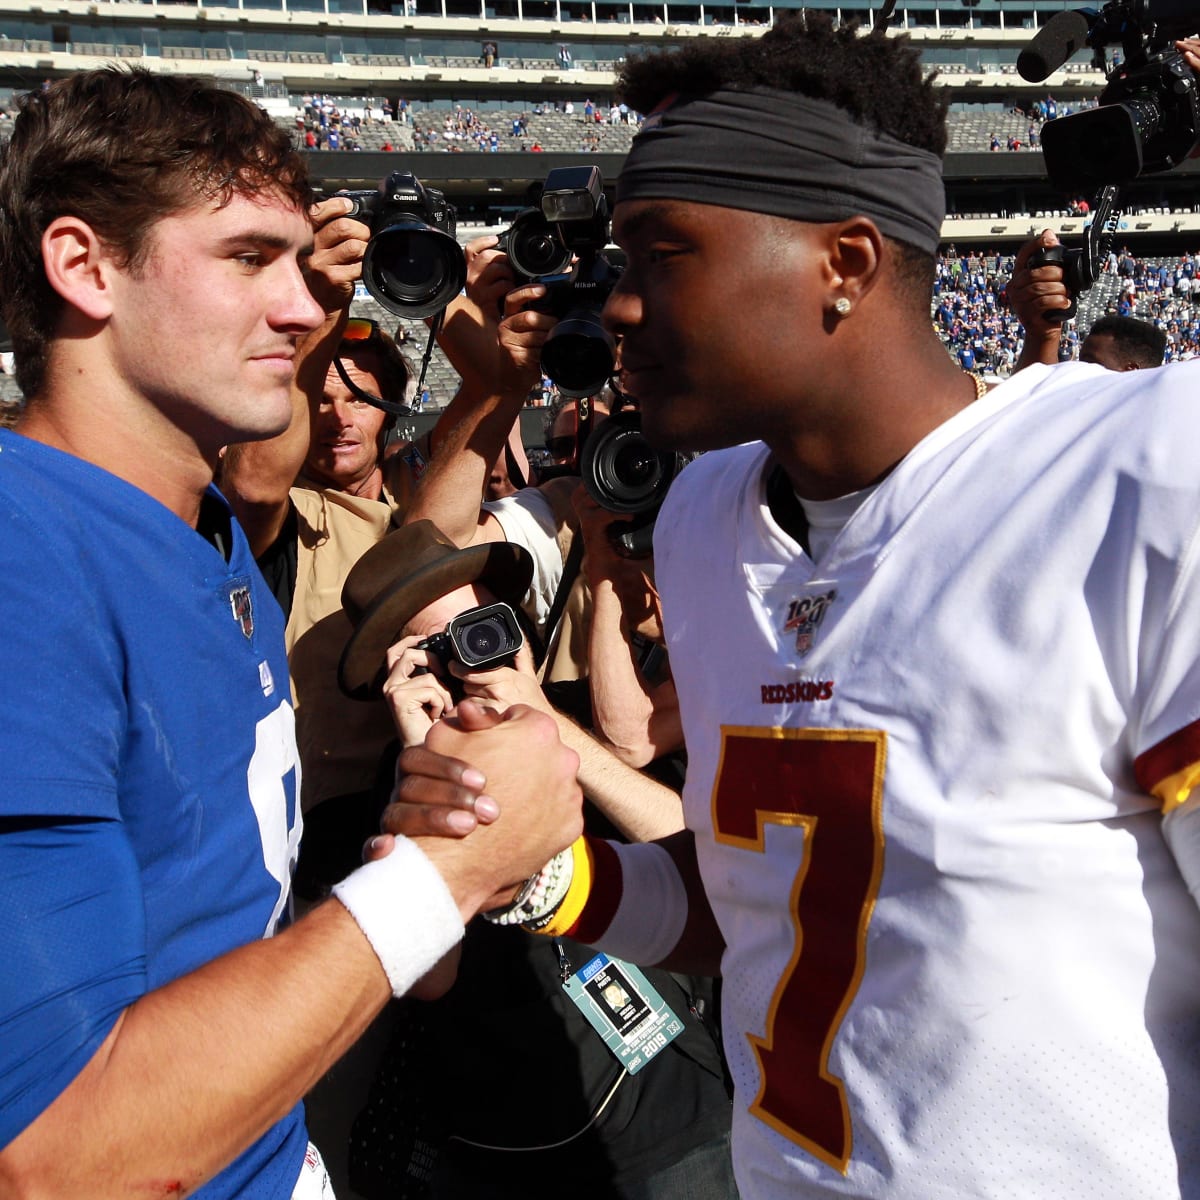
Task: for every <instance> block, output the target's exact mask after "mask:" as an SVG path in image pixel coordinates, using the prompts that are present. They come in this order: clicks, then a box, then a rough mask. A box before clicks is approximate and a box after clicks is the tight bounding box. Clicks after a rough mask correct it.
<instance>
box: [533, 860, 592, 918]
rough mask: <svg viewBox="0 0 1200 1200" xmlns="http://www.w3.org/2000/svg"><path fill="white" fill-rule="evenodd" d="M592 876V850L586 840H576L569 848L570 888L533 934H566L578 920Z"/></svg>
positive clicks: (589, 889)
mask: <svg viewBox="0 0 1200 1200" xmlns="http://www.w3.org/2000/svg"><path fill="white" fill-rule="evenodd" d="M594 875H595V871H594V868H593V864H592V850H591V847H590V846H589V845H588V842H587V838H586V837H579V838H576V839H575V842H574V844H573V845H572V846H571V886H570V887H569V888H567V894H566V895H565V896H564V897H563V898H562V903H561V904H560V905H559V906H558V908H557V909H555V911H554V912H553V913H552V914H551V916H550V920H549V922H548V923H547V924H545V925H541V926H539V927H538V928H537V929H536V930H535V932H536V933H544V934H546V936H547V937H562V936H563V935H564V934H566V933H567V932H568V931H569V930H570V929H571V927H572V926H573V925H574V924H575V922H576V921H578V920H579V917H580V914H581V913H582V912H583V908H584V905H585V904H587V900H588V896H589V895H590V894H591V891H592V878H593V876H594Z"/></svg>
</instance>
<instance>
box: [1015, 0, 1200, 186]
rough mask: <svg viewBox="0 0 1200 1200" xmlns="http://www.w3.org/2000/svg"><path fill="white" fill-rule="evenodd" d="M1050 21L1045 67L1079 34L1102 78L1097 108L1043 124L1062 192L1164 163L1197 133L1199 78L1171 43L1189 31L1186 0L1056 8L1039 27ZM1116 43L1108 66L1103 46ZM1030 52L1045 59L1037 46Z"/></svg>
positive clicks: (1176, 157) (1050, 167) (1125, 0)
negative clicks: (1116, 55) (1118, 52)
mask: <svg viewBox="0 0 1200 1200" xmlns="http://www.w3.org/2000/svg"><path fill="white" fill-rule="evenodd" d="M1055 21H1062V22H1063V25H1062V26H1061V29H1060V31H1059V33H1058V37H1057V47H1056V45H1055V38H1054V37H1053V36H1048V40H1047V43H1046V45H1047V47H1048V48H1049V50H1050V58H1051V64H1057V65H1051V69H1057V66H1061V65H1062V63H1063V62H1065V61H1066V58H1068V57H1070V54H1071V52H1073V50H1074V48H1075V45H1076V44H1077V43H1078V41H1079V40H1081V39H1082V40H1083V41H1084V42H1085V44H1086V45H1088V46H1090V47H1092V50H1093V60H1094V62H1095V65H1096V66H1097V68H1098V69H1101V70H1104V71H1105V74H1106V76H1107V82H1106V84H1105V87H1104V91H1103V92H1101V94H1100V101H1099V107H1098V108H1095V109H1092V110H1090V111H1087V112H1081V113H1074V114H1072V115H1070V116H1066V117H1059V118H1057V119H1056V120H1053V121H1047V122H1046V124H1045V125H1044V126H1043V128H1042V149H1043V153H1044V156H1045V161H1046V171H1047V174H1048V175H1049V176H1050V182H1051V183H1052V184H1053V185H1054V186H1055V187H1056V188H1059V189H1061V190H1062V191H1064V192H1071V193H1080V192H1086V191H1090V190H1092V189H1093V188H1096V187H1100V186H1103V185H1105V184H1124V183H1129V182H1130V181H1132V180H1134V179H1136V178H1138V176H1140V175H1143V174H1150V173H1153V172H1157V171H1168V170H1170V169H1171V168H1172V167H1175V166H1178V165H1179V164H1180V163H1181V162H1182V161H1183V160H1184V159H1185V158H1187V156H1188V155H1189V154H1190V153H1191V151H1192V150H1193V149H1194V147H1195V146H1196V142H1197V139H1198V138H1200V86H1198V81H1197V79H1196V76H1195V74H1194V73H1193V72H1192V69H1191V68H1190V67H1189V66H1188V64H1187V61H1186V60H1185V59H1184V57H1183V55H1182V54H1180V53H1179V52H1178V51H1177V50H1175V49H1174V46H1173V43H1174V42H1175V40H1176V39H1178V38H1184V37H1188V36H1191V35H1192V34H1193V33H1194V32H1196V27H1197V25H1198V22H1197V19H1196V12H1195V6H1194V5H1193V4H1191V3H1190V0H1111V2H1110V3H1108V4H1105V5H1104V6H1103V7H1102V8H1101V9H1100V10H1099V11H1094V10H1088V9H1083V10H1079V11H1077V12H1072V13H1062V14H1058V15H1057V16H1056V17H1053V18H1051V21H1050V22H1048V23H1047V25H1046V29H1045V34H1046V35H1052V34H1053V33H1054V30H1053V28H1052V26H1053V23H1054V22H1055ZM1035 41H1036V39H1035ZM1116 44H1120V45H1121V47H1122V58H1123V61H1122V62H1120V63H1119V64H1118V63H1114V64H1113V65H1112V66H1111V68H1109V67H1108V66H1107V63H1106V61H1105V54H1104V47H1105V46H1108V45H1116ZM1056 48H1057V52H1056ZM1031 50H1032V47H1031ZM1024 53H1025V52H1023V54H1024ZM1032 58H1033V61H1035V62H1037V63H1038V64H1039V65H1050V64H1045V63H1044V60H1043V59H1042V57H1041V56H1040V55H1038V54H1034V55H1033V56H1032ZM1039 73H1040V72H1039ZM1022 74H1025V72H1024V71H1022ZM1043 78H1044V76H1043Z"/></svg>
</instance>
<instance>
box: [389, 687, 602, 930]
mask: <svg viewBox="0 0 1200 1200" xmlns="http://www.w3.org/2000/svg"><path fill="white" fill-rule="evenodd" d="M438 759H444V760H448V763H447V762H442V763H438ZM463 762H470V763H471V764H472V766H473V767H474V768H475V769H476V771H477V772H478V773H480V774H482V776H483V777H484V778H486V780H487V789H488V792H489V794H490V795H492V796H494V797H495V799H496V802H497V803H498V805H499V810H500V815H499V817H498V818H497V819H496V820H495V821H494V822H493V823H491V824H488V825H478V826H477V827H476V828H475V830H474V832H472V833H471V835H470V836H469V837H465V838H461V839H456V838H454V837H453V836H452V837H446V836H445V832H444V830H443V829H439V828H437V825H438V823H437V822H436V821H434V820H432V819H431V817H430V812H431V810H432V809H436V808H445V807H446V806H447V803H448V802H449V803H450V807H452V808H460V807H461V806H460V805H459V804H457V803H454V802H453V801H452V800H451V801H448V800H447V797H448V796H449V797H453V796H454V795H455V793H456V792H459V790H460V789H462V787H463V783H462V781H461V780H460V782H459V783H458V784H457V785H454V784H451V786H450V787H449V788H447V786H446V784H447V777H448V775H449V776H451V777H452V776H453V775H454V774H461V764H462V763H463ZM400 763H401V767H402V769H403V770H404V771H405V777H404V779H403V780H402V782H401V783H400V785H398V787H397V791H396V793H394V800H393V803H392V804H391V805H389V806H388V808H387V810H386V811H385V812H384V815H383V828H384V830H385V832H388V833H403V834H406V835H408V836H410V837H415V838H417V839H418V840H419V841H420V844H421V848H422V849H423V850H424V851H425V853H426V854H428V855H429V857H430V859H431V860H432V861H433V863H434V865H435V866H436V867H437V868H438V870H439V871H440V872H441V873H442V875H443V877H444V878H445V879H446V880H447V882H448V883H450V885H451V890H452V891H453V892H454V894H455V895H456V896H460V897H463V896H464V895H465V897H466V898H465V900H460V908H461V909H462V911H463V913H464V917H467V918H469V917H470V916H473V915H474V914H475V913H477V912H479V911H481V910H482V909H484V908H490V907H496V906H498V905H501V904H505V903H507V902H508V900H509V899H510V898H511V896H512V894H513V891H514V890H515V889H516V888H517V887H518V886H519V885H520V884H521V883H522V882H523V881H524V880H525V879H528V878H529V876H530V875H532V874H533V873H534V872H535V871H539V870H540V869H541V868H542V867H543V866H544V865H545V864H546V863H547V862H549V860H550V859H551V858H552V857H553V856H554V855H555V854H557V853H558V851H559V850H563V849H565V848H566V847H567V846H569V845H570V844H571V843H572V842H573V841H575V839H576V838H577V837H579V835H580V834H581V833H582V831H583V815H582V802H583V793H582V791H581V790H580V787H579V784H578V782H577V779H576V776H577V773H578V770H579V756H578V755H577V754H576V753H575V752H574V751H572V750H569V749H568V748H567V747H566V746H564V745H563V744H562V741H561V740H560V739H559V736H558V730H557V726H556V725H555V723H554V721H553V719H552V718H550V717H548V716H546V715H545V714H544V713H539V712H535V711H534V710H532V709H530V708H528V707H526V706H525V705H520V704H518V705H515V706H513V707H512V708H510V709H508V710H507V711H506V712H504V713H497V712H492V711H489V710H486V709H484V708H482V707H481V706H480V705H478V704H475V703H472V702H471V701H470V700H464V701H463V703H462V704H460V705H459V707H458V712H457V714H456V715H455V716H453V717H448V718H446V719H445V720H443V721H439V722H438V723H437V724H436V725H434V726H433V728H432V729H430V731H429V735H428V737H427V738H426V739H425V746H424V747H423V753H422V754H421V755H417V754H415V753H414V752H413V751H409V750H406V751H404V753H403V754H402V755H401V759H400ZM414 772H421V774H420V775H416V774H414ZM427 772H432V774H426V773H427ZM473 778H476V779H477V778H478V774H477V775H475V776H474V777H473ZM429 782H432V784H433V786H432V788H430V787H426V786H424V785H425V784H426V783H429ZM414 798H415V800H416V802H415V803H414V802H413V801H414Z"/></svg>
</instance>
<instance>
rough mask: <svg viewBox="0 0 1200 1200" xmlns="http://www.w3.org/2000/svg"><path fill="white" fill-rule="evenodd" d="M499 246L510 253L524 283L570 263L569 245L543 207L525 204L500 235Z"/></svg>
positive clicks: (559, 270)
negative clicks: (525, 206)
mask: <svg viewBox="0 0 1200 1200" xmlns="http://www.w3.org/2000/svg"><path fill="white" fill-rule="evenodd" d="M497 249H499V250H503V251H504V253H505V254H507V255H508V261H509V262H510V263H511V264H512V269H513V273H514V274H515V275H516V276H517V279H518V281H519V282H521V283H532V282H533V281H534V280H535V279H540V278H541V277H542V276H543V275H560V274H562V273H563V272H564V271H567V270H569V269H570V266H571V249H570V247H569V246H567V245H566V244H565V243H564V242H563V241H562V240H561V239H560V238H559V237H558V233H557V231H556V230H555V228H554V226H553V225H551V224H550V222H549V221H547V220H546V214H545V213H543V212H542V210H541V209H540V208H523V209H522V210H521V211H520V212H519V213H517V215H516V217H514V218H513V223H512V224H511V225H510V226H509V227H508V228H507V229H506V230H505V231H504V232H503V233H502V234H501V235H500V237H499V240H498V243H497Z"/></svg>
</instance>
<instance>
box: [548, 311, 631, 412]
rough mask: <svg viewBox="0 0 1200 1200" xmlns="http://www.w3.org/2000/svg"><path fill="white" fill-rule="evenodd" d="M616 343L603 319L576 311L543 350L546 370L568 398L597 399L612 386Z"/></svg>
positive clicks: (551, 337) (564, 319)
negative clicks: (610, 381)
mask: <svg viewBox="0 0 1200 1200" xmlns="http://www.w3.org/2000/svg"><path fill="white" fill-rule="evenodd" d="M615 361H616V343H615V342H614V341H613V339H612V335H611V334H610V333H609V332H608V330H607V329H605V328H604V326H603V325H602V324H601V323H600V315H599V313H596V312H590V311H588V310H586V309H576V310H575V311H573V312H569V313H567V315H566V316H565V317H563V319H562V320H561V321H559V323H558V324H557V325H555V327H554V328H553V329H552V330H551V331H550V336H549V337H548V338H547V339H546V343H545V345H544V346H543V347H542V369H543V370H544V371H545V372H546V374H547V375H548V376H549V377H550V378H551V379H552V380H553V381H554V383H555V385H556V386H557V387H558V390H559V392H561V393H562V395H564V396H566V397H568V398H578V397H582V396H594V395H595V394H596V393H597V392H598V391H600V389H601V388H603V387H604V385H605V384H606V383H607V382H608V380H609V377H610V376H611V375H612V373H613V364H614V363H615Z"/></svg>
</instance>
